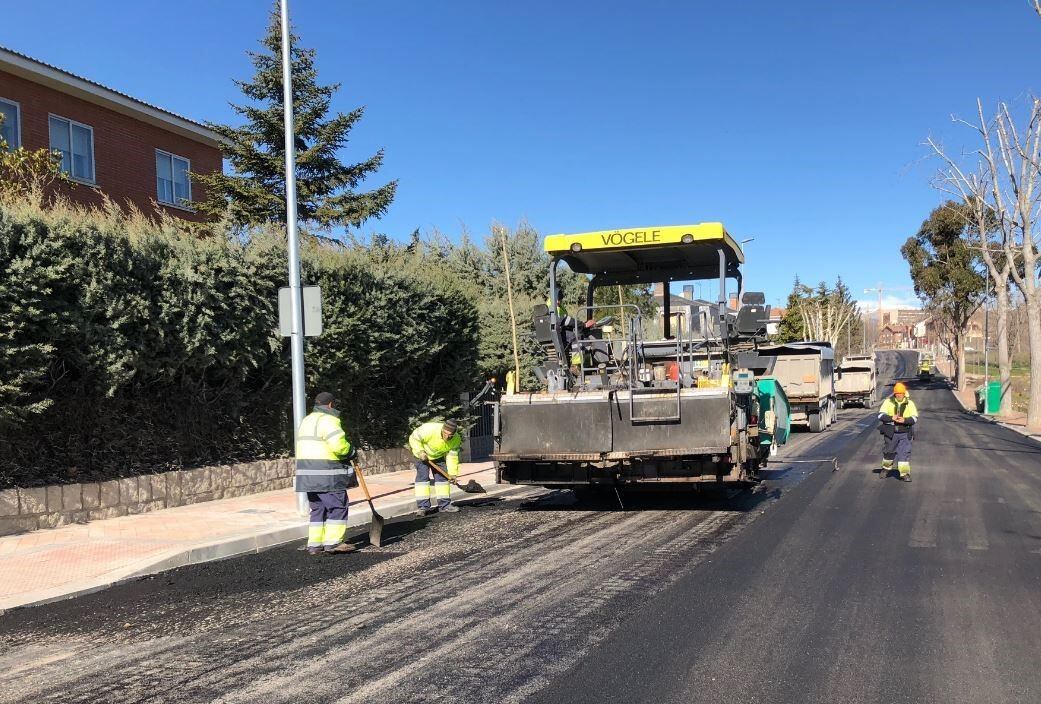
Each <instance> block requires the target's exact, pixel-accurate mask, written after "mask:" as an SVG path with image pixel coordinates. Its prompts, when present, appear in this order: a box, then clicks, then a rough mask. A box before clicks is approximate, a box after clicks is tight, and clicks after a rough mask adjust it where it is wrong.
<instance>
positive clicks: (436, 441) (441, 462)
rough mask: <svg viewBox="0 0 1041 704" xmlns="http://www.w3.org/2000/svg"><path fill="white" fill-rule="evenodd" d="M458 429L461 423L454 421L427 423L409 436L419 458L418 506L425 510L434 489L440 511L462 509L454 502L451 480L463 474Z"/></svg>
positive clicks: (411, 445)
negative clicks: (460, 467)
mask: <svg viewBox="0 0 1041 704" xmlns="http://www.w3.org/2000/svg"><path fill="white" fill-rule="evenodd" d="M458 431H459V424H458V423H456V422H455V421H454V420H446V421H444V422H431V423H423V425H421V426H419V427H418V428H416V429H415V430H414V431H412V435H410V436H409V438H408V446H409V449H410V450H412V454H413V455H414V456H415V458H416V462H415V465H416V505H417V506H419V508H420V510H422V511H429V510H430V493H431V491H430V490H431V488H433V493H434V497H435V498H436V499H437V510H438V511H440V512H442V513H454V512H456V511H458V510H459V508H458V507H457V506H453V505H452V496H451V493H452V485H451V484H450V483H449V481H450V480H453V479H455V478H456V477H458V476H459V448H460V447H462V444H463V438H462V436H461V435H460V434H459V432H458ZM431 465H433V467H432V466H431ZM435 468H436V469H435ZM437 469H439V470H441V471H436V470H437ZM431 475H433V476H431ZM431 484H432V486H431Z"/></svg>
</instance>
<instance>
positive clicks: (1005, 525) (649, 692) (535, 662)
mask: <svg viewBox="0 0 1041 704" xmlns="http://www.w3.org/2000/svg"><path fill="white" fill-rule="evenodd" d="M911 362H912V360H911V359H910V357H909V356H907V355H904V356H899V355H897V354H893V353H890V354H888V355H887V356H885V357H884V358H883V359H882V360H881V367H882V370H883V375H884V376H886V377H891V376H893V375H894V374H899V373H900V372H901V371H903V370H913V366H912V364H911ZM912 394H913V395H914V398H915V400H916V402H917V403H918V404H919V407H920V408H921V412H922V422H921V425H920V426H919V436H918V439H917V441H916V444H915V452H914V458H913V467H914V470H913V476H914V479H915V481H914V482H913V483H912V484H903V483H900V482H898V481H896V480H895V479H882V478H880V477H879V476H878V475H877V474H874V473H872V471H871V469H872V467H873V466H875V465H876V464H877V462H878V459H879V456H878V452H879V449H880V443H881V440H880V436H879V435H878V434H877V432H876V431H875V427H874V422H873V413H872V411H871V410H870V409H849V410H845V411H842V412H841V414H840V421H839V423H838V424H837V425H836V426H835V427H833V428H832V429H830V430H829V431H827V432H825V433H822V434H819V435H810V434H798V435H796V436H794V437H793V440H792V443H791V445H790V446H789V447H788V448H786V449H785V450H784V451H783V452H782V454H781V457H780V458H778V461H777V462H775V463H773V464H771V466H770V468H769V469H768V470H766V471H765V472H764V476H765V477H766V478H767V479H766V481H765V482H764V483H763V485H761V486H760V487H759V488H758V489H757V490H756V491H754V492H745V493H742V494H739V495H737V496H731V497H726V496H715V497H712V496H709V497H701V498H698V497H691V496H685V497H676V498H673V499H667V500H661V499H653V498H642V499H641V498H636V497H633V498H632V501H631V502H630V501H629V500H628V499H627V503H629V509H630V510H627V511H624V512H623V511H619V510H617V508H616V506H615V505H614V504H613V502H611V501H606V502H605V503H604V504H603V505H583V506H576V505H575V504H574V503H573V500H572V499H571V496H570V493H569V492H543V493H542V494H541V495H539V496H536V497H533V498H529V499H527V500H505V501H503V500H493V501H490V502H487V503H485V504H483V505H480V503H478V504H471V505H469V506H464V510H463V511H462V512H460V513H458V514H454V515H452V516H438V517H433V518H426V519H416V520H403V521H398V522H395V523H393V524H391V525H388V528H387V530H386V532H385V536H386V537H387V538H388V542H387V544H386V545H385V547H383V548H380V549H374V548H366V549H365V550H363V551H361V552H360V553H358V554H355V555H348V556H345V557H342V558H309V557H308V556H307V555H305V554H303V553H301V552H299V551H297V550H296V549H295V547H296V546H289V547H285V548H279V549H276V550H271V551H268V552H265V553H261V554H258V555H250V556H247V557H242V558H236V559H232V560H226V561H223V562H218V563H211V564H208V565H197V566H192V567H189V568H185V569H179V570H174V571H171V572H167V573H164V574H162V575H157V576H155V577H152V578H148V579H143V580H140V581H138V582H133V583H130V584H125V585H121V586H118V587H115V588H113V589H109V590H106V591H104V592H101V593H98V594H93V595H89V596H85V597H82V598H79V599H74V600H70V601H67V602H59V603H54V604H48V605H45V606H41V607H36V608H30V609H24V610H15V611H12V612H9V613H7V614H4V615H3V616H0V702H23V701H32V702H34V703H37V702H62V703H72V702H209V701H219V702H227V703H229V704H230V703H231V702H265V703H267V702H271V703H277V702H286V703H289V702H294V703H295V702H299V701H307V702H308V703H309V704H320V703H322V702H383V701H388V702H389V701H393V702H452V703H453V704H462V703H465V702H528V701H531V702H681V701H682V702H702V701H703V702H930V703H933V702H986V704H992V703H999V702H1039V701H1041V668H1039V664H1041V662H1039V661H1041V657H1039V655H1038V653H1041V647H1039V646H1041V611H1039V606H1041V597H1039V590H1038V587H1039V586H1041V582H1039V577H1041V568H1039V561H1041V552H1039V551H1041V446H1038V445H1037V444H1035V443H1033V442H1031V441H1029V440H1027V439H1025V438H1023V437H1022V436H1020V435H1018V434H1015V433H1013V432H1011V431H1008V430H1004V429H1002V428H1000V427H997V426H995V425H992V424H990V423H988V422H986V421H984V420H982V419H979V418H978V417H975V416H973V415H971V414H967V413H964V412H963V411H961V409H960V407H959V406H958V405H957V402H956V401H955V400H954V398H953V396H952V395H951V393H950V391H949V390H947V389H946V387H945V386H944V384H943V383H940V382H937V383H934V384H931V385H928V387H927V388H918V385H917V384H912ZM832 458H837V465H838V470H837V471H832V467H833V463H832V461H831V460H832ZM358 539H359V541H360V540H361V537H360V536H359V538H358Z"/></svg>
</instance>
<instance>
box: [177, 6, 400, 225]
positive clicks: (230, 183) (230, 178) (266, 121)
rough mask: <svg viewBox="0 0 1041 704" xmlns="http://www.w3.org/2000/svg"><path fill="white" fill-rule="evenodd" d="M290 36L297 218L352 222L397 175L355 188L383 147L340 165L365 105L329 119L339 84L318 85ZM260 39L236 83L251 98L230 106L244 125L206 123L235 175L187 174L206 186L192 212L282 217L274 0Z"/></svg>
mask: <svg viewBox="0 0 1041 704" xmlns="http://www.w3.org/2000/svg"><path fill="white" fill-rule="evenodd" d="M290 39H291V42H292V54H291V67H292V73H293V110H294V118H295V121H294V130H293V131H294V134H295V138H296V168H297V184H296V187H297V211H298V213H299V218H300V221H301V222H303V223H310V224H313V225H317V226H319V227H322V228H328V227H334V226H341V227H343V226H352V227H359V226H360V225H361V224H362V223H363V222H365V221H366V220H368V219H370V218H374V217H376V218H378V217H380V216H381V215H383V214H384V213H385V212H386V210H387V208H388V207H389V206H390V204H391V201H393V200H394V194H395V192H396V190H397V181H391V182H390V183H388V184H386V185H384V186H381V187H379V188H376V189H375V190H371V191H359V190H357V189H358V186H359V185H360V184H361V183H362V182H363V181H364V180H365V178H366V177H368V176H370V175H371V174H373V173H375V172H376V171H377V170H378V169H379V168H380V166H381V165H382V163H383V150H382V149H381V150H379V151H378V152H376V154H374V155H373V156H371V157H369V158H368V159H366V160H365V161H362V162H359V163H357V164H344V163H343V162H341V161H340V159H339V157H338V152H339V151H340V149H342V148H343V146H344V145H345V144H346V143H347V138H348V135H349V133H350V131H351V129H352V128H353V127H354V126H355V125H356V124H357V123H358V121H359V120H360V119H361V117H362V115H363V114H364V111H365V109H364V108H363V107H360V108H356V109H354V110H352V111H351V112H349V113H347V114H343V113H336V115H335V116H333V117H332V118H329V117H328V114H329V108H330V104H331V102H332V97H333V95H334V94H335V93H336V91H337V90H338V89H339V88H340V84H338V83H335V84H332V85H328V86H322V85H319V84H318V83H317V78H318V72H317V69H316V68H315V52H314V50H313V49H305V48H301V47H299V46H298V42H297V36H296V34H295V33H293V32H291V33H290ZM261 45H262V46H263V51H261V52H249V56H250V59H251V60H252V62H253V65H254V67H256V72H255V74H254V75H253V80H252V81H251V82H248V83H247V82H246V81H235V84H236V85H237V86H238V87H239V88H240V89H241V90H242V93H243V94H244V95H245V96H246V98H248V99H249V100H250V101H252V102H251V103H250V104H247V105H234V104H233V105H232V108H233V109H234V110H235V112H236V113H238V114H239V115H240V116H242V117H243V118H244V120H245V124H243V125H242V126H241V127H230V126H228V125H220V124H212V123H211V124H210V125H209V126H210V128H211V129H213V130H214V131H215V132H217V133H218V134H220V135H221V136H222V137H224V138H225V140H227V142H228V145H227V146H226V147H225V158H226V159H227V160H228V161H229V162H230V163H231V166H232V168H233V170H234V173H232V174H224V173H216V174H209V175H207V174H197V175H195V176H194V178H195V180H196V181H197V182H201V183H202V184H203V185H204V186H205V189H206V198H205V200H204V201H202V202H200V203H197V204H196V206H197V207H198V208H199V210H201V211H203V212H205V213H209V214H211V215H223V214H224V213H228V214H229V215H230V216H231V218H232V220H233V221H234V222H235V223H237V224H240V225H251V224H259V223H264V222H285V219H286V207H285V128H284V126H283V125H284V122H283V119H284V113H283V94H282V59H281V56H282V54H281V52H282V28H281V21H280V18H279V12H278V4H277V3H276V4H275V9H274V11H273V12H272V13H271V18H270V22H269V24H268V31H267V35H266V36H265V37H264V38H263V39H262V40H261Z"/></svg>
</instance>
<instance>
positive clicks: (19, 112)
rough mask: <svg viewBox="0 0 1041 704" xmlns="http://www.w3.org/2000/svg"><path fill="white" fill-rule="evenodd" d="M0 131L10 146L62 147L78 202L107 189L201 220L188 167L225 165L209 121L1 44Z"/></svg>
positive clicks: (121, 198)
mask: <svg viewBox="0 0 1041 704" xmlns="http://www.w3.org/2000/svg"><path fill="white" fill-rule="evenodd" d="M0 114H2V115H3V117H4V120H3V122H2V123H0V136H3V138H4V140H5V141H7V142H8V144H9V145H10V146H11V147H19V146H21V147H25V148H26V149H43V148H49V149H54V150H57V151H60V152H61V153H62V168H63V170H64V171H65V172H66V173H67V174H68V175H69V177H70V178H71V179H72V180H73V181H74V182H76V184H77V185H76V187H73V188H69V189H66V194H67V195H68V196H69V197H70V198H71V199H72V200H74V201H77V202H80V203H83V204H86V205H98V204H100V203H101V202H102V200H103V199H102V196H101V194H102V193H104V194H106V195H108V196H109V197H110V198H112V199H113V200H114V201H115V202H117V203H119V204H121V205H124V204H127V203H132V204H134V205H135V206H137V207H138V208H140V209H141V210H142V211H143V212H145V213H154V212H155V210H156V209H157V208H158V209H161V210H164V211H166V212H168V213H170V214H172V215H177V216H179V217H182V218H186V219H189V220H200V219H202V216H200V215H199V214H198V213H196V212H194V211H193V210H192V209H191V207H190V202H191V201H193V200H195V201H198V200H201V199H202V196H203V193H202V192H201V190H202V186H201V185H199V184H193V183H192V179H191V176H190V174H192V173H212V172H215V171H219V170H220V169H221V168H222V157H221V143H220V137H219V136H218V135H217V134H216V133H215V132H213V131H212V130H210V129H208V128H207V127H205V126H204V125H202V124H200V123H198V122H195V121H193V120H189V119H188V118H186V117H182V116H180V115H176V114H174V113H172V112H169V111H168V110H163V109H162V108H159V107H156V106H154V105H150V104H148V103H146V102H144V101H141V100H138V99H136V98H132V97H130V96H129V95H125V94H124V93H120V92H119V91H116V90H113V89H112V88H108V87H106V86H103V85H101V84H99V83H95V82H94V81H91V80H89V79H86V78H82V77H80V76H77V75H75V74H72V73H69V72H68V71H65V70H63V69H60V68H57V67H54V66H51V65H49V64H45V63H43V62H41V61H37V60H36V59H33V58H31V57H28V56H25V55H24V54H19V53H18V52H15V51H11V50H9V49H5V48H3V47H0Z"/></svg>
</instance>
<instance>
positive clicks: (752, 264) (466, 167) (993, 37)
mask: <svg viewBox="0 0 1041 704" xmlns="http://www.w3.org/2000/svg"><path fill="white" fill-rule="evenodd" d="M7 5H8V6H7V7H5V8H4V10H3V13H2V15H3V23H2V24H0V44H3V45H5V46H9V47H11V48H14V49H16V50H19V51H23V52H25V53H28V54H30V55H32V56H35V57H38V58H40V59H42V60H45V61H48V62H50V63H54V64H57V65H59V66H62V67H64V68H67V69H69V70H71V71H73V72H76V73H80V74H83V75H86V76H88V77H90V78H93V79H95V80H97V81H100V82H102V83H105V84H107V85H110V86H113V87H115V88H118V89H120V90H123V91H125V92H127V93H130V94H131V95H134V96H138V97H140V98H143V99H145V100H148V101H151V102H154V103H157V104H159V105H162V106H164V107H167V108H169V109H171V110H174V111H176V112H180V113H183V114H185V115H188V116H190V117H193V118H196V119H200V120H215V121H225V120H231V119H233V116H232V113H231V111H230V110H229V108H228V107H227V103H228V102H229V101H234V100H238V99H239V97H240V96H239V94H238V92H237V91H236V89H235V87H234V85H233V84H232V82H231V79H232V78H248V77H249V76H250V75H251V66H250V64H249V62H248V60H247V57H246V55H245V51H246V50H247V49H253V48H255V47H256V42H257V40H258V39H259V37H260V36H261V35H262V33H263V31H264V27H265V23H266V21H267V13H268V10H269V9H270V7H271V4H270V3H269V2H267V0H220V1H219V2H214V1H213V0H180V1H179V2H158V1H156V0H106V2H104V3H100V2H95V3H91V2H87V3H84V2H83V1H82V0H77V1H76V2H72V1H68V2H66V1H64V0H47V2H32V3H30V2H19V3H8V4H7ZM292 6H293V8H292V9H293V19H294V23H295V25H296V29H297V31H298V33H299V34H300V35H301V38H302V43H303V44H304V45H306V46H310V47H313V48H315V49H317V51H318V66H319V71H320V75H321V78H322V79H323V80H324V81H325V82H340V83H342V84H343V87H342V89H341V91H340V93H339V94H338V97H337V102H336V104H335V107H336V108H338V109H340V110H342V111H347V110H349V109H351V108H353V107H355V106H357V105H362V104H363V105H366V106H367V113H366V118H365V120H364V121H363V122H362V123H361V125H360V126H359V127H358V128H357V129H356V130H355V131H354V133H353V139H352V142H351V144H350V145H349V147H348V150H347V153H346V155H345V156H346V158H348V159H350V158H355V159H361V158H362V157H364V156H366V155H367V154H369V153H370V152H372V151H373V150H375V149H376V148H378V147H380V146H382V147H384V148H386V152H387V158H386V163H385V165H384V168H383V170H382V172H381V174H380V177H379V179H378V180H379V181H381V182H382V180H388V179H391V178H396V179H399V180H400V182H401V185H400V190H399V194H398V198H397V200H396V202H395V203H394V205H393V206H392V208H391V211H390V213H389V214H388V215H387V216H386V217H385V218H384V219H383V220H382V221H381V222H378V223H372V224H371V225H370V226H367V227H366V228H365V230H366V231H371V230H380V231H384V232H387V233H389V234H391V235H394V236H397V237H404V236H405V235H407V233H408V232H410V231H411V230H412V229H413V228H415V227H420V228H422V229H424V230H426V229H429V228H431V227H434V226H436V227H438V228H440V229H441V230H443V231H445V232H446V233H449V234H450V235H455V234H457V233H458V232H459V230H460V227H461V224H465V225H466V226H467V227H469V228H470V229H471V231H473V232H475V233H483V232H484V231H486V229H487V227H488V225H489V223H490V222H492V221H493V220H499V221H502V222H505V223H507V224H512V223H515V222H517V221H518V220H519V219H520V218H527V219H528V220H529V221H530V222H531V223H532V224H533V225H534V226H535V227H536V228H538V229H539V230H540V231H542V232H543V233H555V232H572V231H584V230H593V229H607V228H613V227H625V226H639V225H651V224H679V223H686V222H699V221H706V220H721V221H723V222H724V223H725V224H726V225H727V227H728V228H729V229H730V231H731V232H732V233H733V234H734V235H735V236H737V237H738V238H745V237H753V236H754V237H755V241H754V242H752V243H750V244H749V245H748V250H747V253H748V260H749V263H748V266H747V267H746V272H745V273H746V281H747V282H748V286H749V287H750V288H753V289H764V290H766V291H767V297H768V299H769V301H770V302H771V303H773V302H775V301H776V300H777V299H778V298H783V297H784V296H785V295H786V294H787V291H788V290H789V289H790V284H791V280H792V277H793V276H794V275H795V274H796V273H798V274H799V275H800V276H801V277H802V278H803V279H804V280H806V281H809V282H816V281H818V280H820V279H822V278H823V279H829V280H832V279H834V278H835V276H836V275H839V274H841V275H842V276H843V277H844V278H845V279H846V280H847V282H848V283H850V285H851V286H852V287H853V288H854V289H855V290H857V291H859V290H860V289H862V288H864V287H866V286H871V285H874V283H875V282H876V281H884V282H886V283H888V284H890V285H905V286H906V285H909V283H910V280H909V278H908V276H907V268H906V266H905V264H904V262H903V260H902V259H901V258H900V254H899V251H898V250H899V246H900V244H901V243H902V242H903V241H904V239H905V238H906V237H907V236H909V235H910V234H912V233H913V232H914V231H915V230H916V228H917V226H918V225H919V224H920V223H921V221H922V219H923V218H924V217H925V216H926V215H927V214H928V212H929V210H930V209H931V208H932V207H934V206H935V205H936V204H937V203H938V202H939V196H938V194H937V193H936V192H935V191H933V190H932V189H931V188H930V186H929V180H930V177H931V174H932V173H933V171H934V164H933V162H931V161H929V160H927V159H926V158H925V157H926V152H925V150H924V149H923V148H922V147H921V142H922V140H923V139H924V138H925V137H926V136H927V135H929V134H934V135H937V136H940V137H942V138H944V140H945V141H946V142H947V143H948V144H949V145H951V146H954V147H958V146H960V145H963V144H967V143H969V142H970V141H971V135H969V134H968V132H967V131H966V130H964V129H963V128H957V127H955V126H952V125H951V123H950V116H951V114H952V113H957V114H959V115H964V116H971V113H972V111H973V109H974V101H975V98H976V96H981V97H982V98H983V99H984V100H985V101H986V102H987V103H992V102H993V101H995V100H997V99H999V98H1005V99H1011V100H1015V99H1017V98H1020V99H1021V98H1022V97H1023V96H1024V95H1025V94H1027V93H1028V92H1030V91H1035V92H1036V91H1039V90H1041V20H1039V19H1038V18H1037V16H1036V15H1035V14H1034V13H1033V11H1032V10H1031V8H1030V6H1029V3H1028V2H1027V0H993V1H991V2H978V1H972V0H915V1H908V0H882V1H877V2H835V1H834V0H827V1H825V0H814V1H809V0H804V1H801V2H800V1H798V0H795V1H793V2H787V3H779V2H767V1H766V0H759V1H757V2H718V1H715V0H714V1H712V2H709V1H707V0H700V1H697V2H695V1H693V0H692V1H687V2H681V1H679V0H676V1H674V2H662V1H660V0H645V1H644V2H639V3H636V2H628V1H622V0H602V1H599V2H579V1H572V2H561V1H560V0H557V1H556V2H545V1H543V0H529V1H528V2H524V3H498V2H487V1H476V0H468V1H465V2H462V1H460V2H422V1H420V0H415V1H413V2H402V1H400V0H293V3H292ZM897 295H900V296H904V297H907V296H909V293H908V292H899V293H898V294H897ZM861 297H862V298H865V299H871V298H872V297H873V296H872V295H870V294H868V295H863V296H861Z"/></svg>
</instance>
